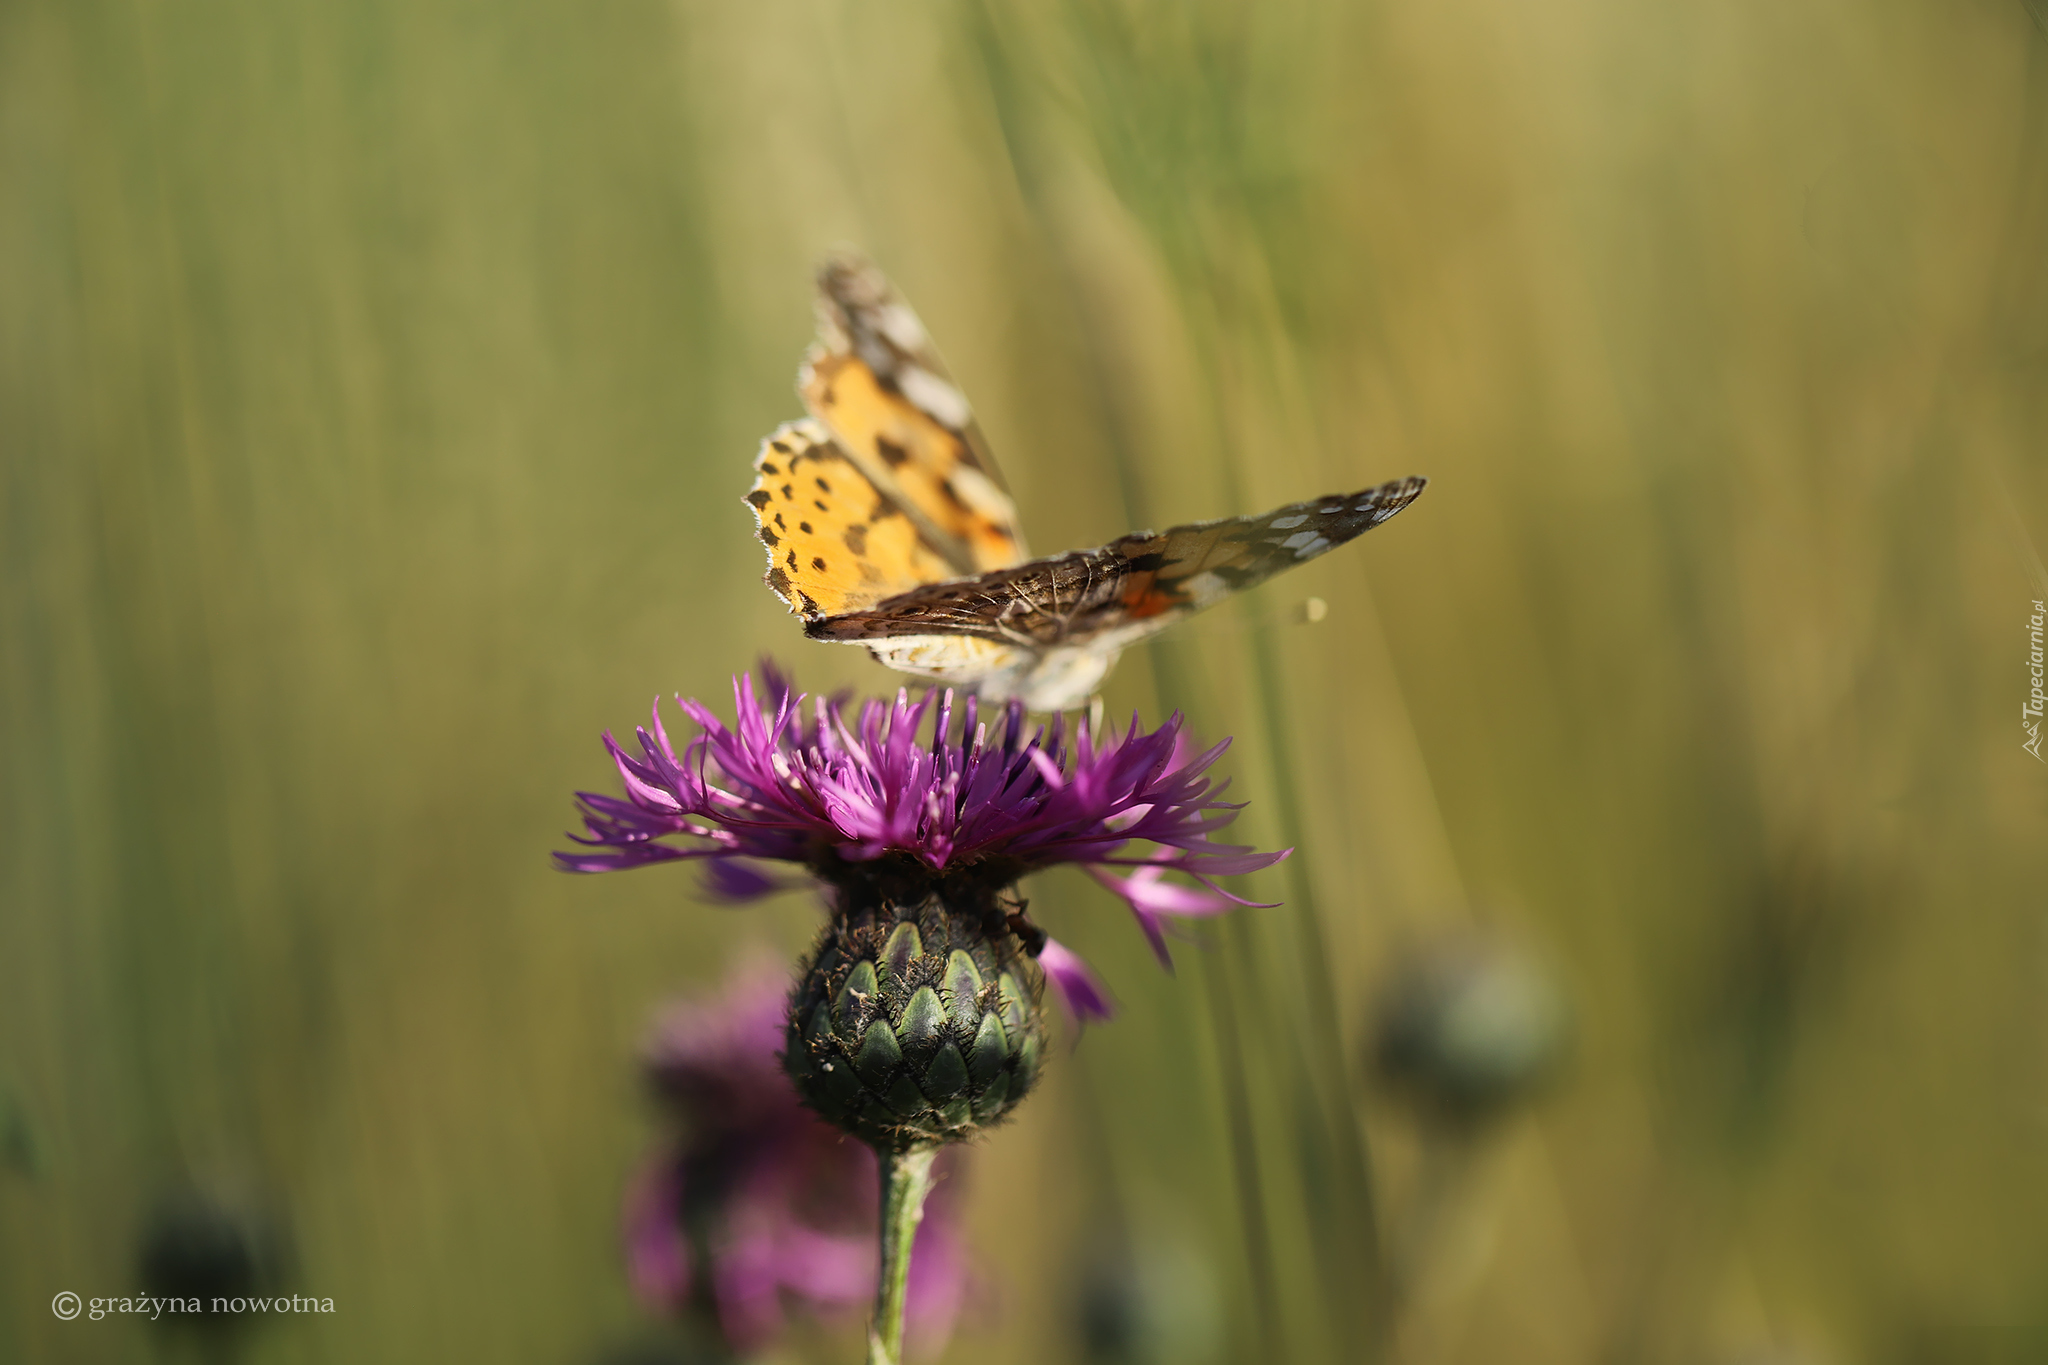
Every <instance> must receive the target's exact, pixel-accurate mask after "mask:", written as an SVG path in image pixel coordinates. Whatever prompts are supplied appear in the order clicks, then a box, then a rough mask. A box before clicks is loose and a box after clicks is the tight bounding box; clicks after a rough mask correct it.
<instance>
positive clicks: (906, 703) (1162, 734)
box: [555, 670, 1287, 1012]
mask: <svg viewBox="0 0 2048 1365" xmlns="http://www.w3.org/2000/svg"><path fill="white" fill-rule="evenodd" d="M763 681H764V684H765V686H764V687H762V688H760V689H756V687H755V685H754V681H753V679H752V677H751V676H747V675H742V676H741V677H740V678H738V679H736V680H735V681H734V685H733V694H734V703H735V710H736V712H737V717H736V724H735V725H734V726H733V727H731V728H728V727H727V726H726V725H725V723H724V722H723V721H721V720H720V719H719V718H718V717H717V716H716V715H715V714H714V713H713V712H712V711H711V710H710V708H708V707H706V706H704V705H703V704H701V703H699V702H697V701H694V700H691V701H685V700H682V699H681V698H678V699H677V700H678V703H679V704H680V705H681V707H682V709H683V711H684V713H685V714H686V715H688V716H689V717H690V719H691V720H693V721H695V722H696V724H697V726H698V728H699V731H700V733H699V734H698V735H697V736H696V737H695V738H693V739H691V740H690V741H689V742H688V743H687V744H686V745H685V746H684V747H683V749H682V750H681V752H680V753H679V752H678V751H677V749H676V748H675V746H674V745H673V744H672V743H671V742H670V740H669V737H668V732H667V729H666V728H665V727H664V725H663V724H662V720H661V714H660V707H659V705H658V704H657V706H656V708H655V714H654V720H653V729H652V731H651V732H650V731H649V730H647V729H640V730H637V731H636V732H635V736H636V738H637V739H638V741H639V748H640V756H639V757H637V758H636V757H634V756H633V755H632V754H629V753H628V752H627V751H626V750H625V748H624V747H623V746H621V745H620V744H619V743H618V741H617V740H615V739H613V738H612V736H611V735H610V734H607V735H606V736H605V746H606V747H607V748H608V749H609V750H610V751H611V754H612V758H613V761H614V762H615V763H616V764H617V765H618V769H619V776H620V778H621V780H622V781H623V782H624V784H625V789H626V795H625V797H624V799H621V798H619V797H615V796H606V795H602V794H600V793H596V792H580V793H578V799H579V801H580V802H581V803H582V806H583V820H584V824H585V826H586V828H587V830H588V833H587V835H572V836H571V837H572V838H575V839H576V841H577V842H578V843H581V844H584V845H586V846H587V848H588V849H589V850H590V851H588V852H576V853H558V854H556V855H555V856H556V860H557V862H558V863H559V864H560V865H561V866H562V867H564V868H566V869H568V870H570V871H574V872H607V871H612V870H614V869H618V868H627V867H638V866H642V865H644V864H647V863H655V862H667V861H671V860H676V859H698V860H707V861H709V862H710V863H711V864H712V867H713V869H715V870H714V871H713V872H712V875H711V876H710V877H709V878H708V879H707V881H708V884H709V886H710V888H711V889H712V890H713V891H714V893H716V894H720V895H722V896H723V897H725V898H729V899H737V898H744V897H745V896H747V895H749V894H758V893H762V892H766V891H769V890H773V889H775V888H776V886H777V885H778V883H776V882H775V881H774V880H773V879H772V878H770V877H766V876H764V875H762V874H761V873H760V872H758V871H757V870H754V869H752V868H750V867H748V866H747V860H762V859H765V860H772V861H779V862H790V863H800V864H802V865H804V866H805V867H807V868H809V869H810V870H811V871H812V872H813V873H814V874H816V875H817V876H818V877H819V878H820V879H822V880H823V881H825V882H826V883H827V884H829V885H834V886H839V885H843V884H845V883H847V882H848V881H859V880H864V879H866V878H869V877H871V876H874V875H876V874H878V873H880V872H882V871H883V870H884V869H885V868H892V867H901V866H902V865H904V864H910V865H915V866H921V867H923V868H925V869H928V870H929V872H930V873H932V874H948V873H953V874H958V873H971V874H972V875H976V876H978V877H982V878H985V879H987V880H988V881H990V882H991V883H992V884H995V885H1001V886H1008V885H1010V884H1012V883H1014V882H1015V881H1016V880H1017V878H1018V877H1020V876H1022V875H1023V874H1025V873H1027V872H1031V871H1035V870H1037V869H1039V868H1044V867H1050V866H1053V865H1054V864H1057V863H1078V864H1080V865H1082V866H1083V867H1084V868H1086V869H1087V870H1088V871H1089V872H1090V873H1091V874H1092V875H1094V876H1095V877H1096V879H1097V880H1099V881H1101V882H1102V883H1103V884H1104V885H1106V886H1108V887H1109V888H1110V889H1111V890H1113V891H1115V892H1116V893H1117V894H1118V895H1119V896H1121V897H1123V899H1124V900H1125V902H1126V903H1127V904H1129V906H1130V908H1131V911H1132V913H1133V914H1134V915H1135V916H1136V917H1137V920H1138V923H1139V925H1140V927H1141V928H1143V929H1144V931H1145V935H1146V937H1147V939H1148V940H1150V942H1151V943H1152V946H1153V950H1154V951H1155V952H1156V953H1157V954H1158V955H1159V957H1160V959H1161V961H1162V962H1164V961H1167V960H1168V955H1167V950H1166V937H1165V931H1164V926H1165V920H1166V917H1168V916H1174V915H1209V914H1215V913H1218V912H1220V911H1223V910H1228V909H1230V908H1231V907H1233V906H1236V905H1250V904H1253V902H1250V901H1246V900H1242V899H1240V898H1239V897H1237V896H1235V895H1232V894H1231V893H1230V892H1227V891H1225V890H1223V889H1222V888H1221V887H1219V886H1217V885H1216V884H1215V881H1214V878H1216V877H1219V876H1230V875H1234V874H1238V873H1245V872H1253V871H1257V870H1259V869H1261V868H1266V867H1270V866H1272V865H1273V864H1274V863H1276V862H1279V861H1280V860H1281V859H1282V858H1284V857H1286V856H1287V854H1286V852H1285V851H1282V852H1279V853H1258V852H1254V851H1253V850H1251V849H1250V848H1247V847H1244V846H1240V845H1233V844H1218V843H1215V842H1212V840H1211V838H1210V836H1211V835H1212V834H1214V833H1215V832H1216V831H1217V830H1219V829H1221V828H1223V827H1224V826H1225V825H1228V824H1229V823H1230V822H1231V821H1232V820H1233V819H1235V818H1236V815H1237V811H1238V810H1239V809H1240V807H1238V806H1236V805H1232V804H1229V803H1226V802H1224V801H1222V800H1221V799H1220V798H1221V796H1222V794H1223V785H1222V784H1219V783H1216V782H1214V781H1212V780H1211V779H1210V778H1209V776H1208V775H1207V774H1208V771H1209V769H1210V768H1211V766H1213V765H1214V763H1215V762H1216V759H1217V758H1218V757H1219V756H1220V755H1221V754H1222V753H1223V751H1224V750H1225V749H1226V748H1227V747H1229V741H1228V740H1225V741H1223V742H1222V743H1220V744H1217V745H1215V746H1214V747H1212V748H1209V749H1206V750H1197V749H1196V748H1195V747H1194V746H1193V745H1192V744H1190V743H1188V741H1187V738H1186V735H1185V731H1184V726H1183V723H1182V720H1181V717H1180V716H1179V715H1178V714H1176V715H1174V716H1173V717H1172V718H1171V719H1169V720H1168V721H1167V722H1166V723H1165V724H1164V725H1161V726H1159V727H1158V728H1157V729H1154V730H1146V729H1144V728H1143V727H1142V726H1141V725H1140V724H1139V723H1138V721H1137V718H1136V717H1133V718H1132V721H1131V725H1130V727H1129V728H1128V729H1126V730H1124V731H1122V732H1121V733H1119V732H1118V731H1117V730H1116V729H1115V728H1114V727H1106V728H1105V729H1104V730H1103V731H1102V732H1101V733H1099V734H1098V733H1094V732H1092V731H1091V730H1090V728H1089V726H1088V724H1087V723H1086V722H1085V721H1084V722H1082V723H1080V724H1078V725H1076V726H1074V727H1073V733H1072V742H1071V744H1070V743H1069V742H1068V729H1067V726H1066V723H1065V721H1064V718H1058V717H1056V718H1055V719H1054V720H1053V721H1052V722H1051V723H1050V725H1047V726H1039V727H1033V726H1030V725H1028V724H1027V722H1026V718H1025V712H1024V708H1023V705H1022V703H1020V702H1015V701H1013V702H1011V703H1009V704H1008V705H1007V706H1006V707H1004V708H1003V709H1002V710H1001V711H999V712H997V713H996V714H995V715H994V716H993V717H991V718H984V717H983V716H982V714H981V707H980V703H979V701H978V700H977V699H976V698H973V697H969V698H967V700H966V701H965V703H964V705H956V704H955V701H954V697H953V694H952V693H951V692H950V691H946V692H939V691H933V692H929V693H927V694H925V696H923V697H922V698H920V699H918V700H915V701H913V700H911V699H910V697H909V696H908V695H907V694H906V693H904V692H898V693H897V695H896V698H895V700H894V701H893V702H883V701H872V700H871V701H868V702H865V703H863V704H862V705H861V707H860V709H859V712H858V714H857V715H855V716H852V717H849V716H848V715H847V708H846V706H845V704H844V702H842V701H839V700H836V699H835V700H826V699H822V698H806V697H804V696H801V695H799V694H797V693H795V692H793V691H792V690H791V689H790V688H789V686H788V685H787V684H786V683H785V682H784V681H783V679H782V678H781V677H780V676H779V675H777V674H776V673H774V672H773V671H770V670H764V679H763ZM928 719H929V720H930V721H931V726H930V735H929V737H928V738H927V737H924V735H923V732H924V730H925V728H926V721H927V720H928ZM991 720H992V722H993V724H990V723H989V722H990V721H991ZM672 838H679V839H680V840H681V841H680V842H670V840H671V839H672ZM1137 844H1150V845H1151V848H1150V850H1149V851H1144V852H1136V851H1134V849H1133V846H1134V845H1137ZM1167 872H1182V873H1185V874H1187V875H1188V876H1189V877H1190V878H1192V880H1193V881H1194V883H1195V885H1182V884H1176V883H1173V882H1169V881H1167V880H1165V879H1164V874H1165V873H1167ZM1040 957H1041V959H1042V958H1043V954H1042V953H1041V954H1040ZM1042 965H1043V964H1042ZM1057 979H1058V978H1057V976H1055V980H1056V981H1057ZM1084 1012H1086V1011H1085V1009H1084Z"/></svg>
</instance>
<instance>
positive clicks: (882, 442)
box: [875, 436, 910, 469]
mask: <svg viewBox="0 0 2048 1365" xmlns="http://www.w3.org/2000/svg"><path fill="white" fill-rule="evenodd" d="M875 449H876V450H878V451H880V452H881V455H882V458H883V459H884V460H886V461H888V464H889V467H890V468H891V469H894V468H896V467H897V466H899V465H901V464H903V463H904V461H906V460H908V459H909V458H910V452H909V451H907V450H905V449H904V448H903V447H902V446H899V445H897V444H896V443H895V442H894V441H892V440H890V439H889V438H888V437H886V436H877V437H876V438H875Z"/></svg>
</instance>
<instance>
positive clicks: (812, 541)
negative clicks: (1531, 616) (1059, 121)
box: [746, 255, 1427, 711]
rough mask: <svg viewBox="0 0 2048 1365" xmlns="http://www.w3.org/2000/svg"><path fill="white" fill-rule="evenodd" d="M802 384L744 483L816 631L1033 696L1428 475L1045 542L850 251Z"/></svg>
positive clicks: (947, 675) (771, 576) (1043, 695)
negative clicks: (1252, 511)
mask: <svg viewBox="0 0 2048 1365" xmlns="http://www.w3.org/2000/svg"><path fill="white" fill-rule="evenodd" d="M797 390H798V392H799V393H800V394H802V396H803V400H804V406H805V407H807V408H808V409H810V413H811V415H810V417H809V418H807V419H805V420H803V421H800V422H790V423H787V424H785V425H784V426H782V427H781V428H780V429H778V430H777V431H776V432H775V434H774V435H772V436H770V437H769V438H768V439H767V440H766V441H764V442H762V444H761V453H760V454H759V455H758V456H757V457H756V458H755V460H754V471H755V477H754V486H753V488H752V489H751V490H750V491H749V492H748V493H747V498H746V500H747V503H748V505H749V506H751V507H752V508H753V510H754V518H755V522H756V524H757V527H758V534H759V535H760V538H761V543H762V544H763V545H765V546H767V547H768V575H767V582H768V586H769V587H770V588H772V589H774V590H775V595H776V596H778V597H780V598H781V599H782V600H783V601H784V602H785V603H786V604H788V606H789V609H790V610H791V611H792V612H794V613H795V614H797V615H799V616H801V617H803V619H804V633H805V634H806V635H808V636H810V638H812V639H813V640H835V641H839V642H842V643H846V644H860V645H866V646H867V647H868V649H869V650H870V651H871V652H872V653H873V654H874V656H875V658H876V659H878V660H880V661H881V662H882V663H884V664H887V665H888V666H889V667H891V668H894V669H898V670H900V671H902V672H905V673H914V674H917V675H918V676H920V677H926V678H937V679H940V680H943V681H945V682H949V683H953V684H955V685H958V686H963V687H971V688H974V689H976V690H978V691H979V692H980V693H981V695H982V696H984V697H987V698H989V699H991V700H1001V699H1004V698H1008V697H1012V696H1016V697H1022V698H1023V699H1024V702H1025V704H1026V705H1027V706H1029V707H1030V708H1031V709H1032V710H1034V711H1055V710H1063V709H1066V708H1069V707H1073V706H1078V705H1080V704H1082V703H1083V702H1084V701H1085V700H1086V699H1087V698H1088V696H1089V694H1090V693H1092V692H1093V691H1094V690H1095V688H1096V685H1097V684H1098V683H1100V682H1101V680H1102V678H1103V675H1104V674H1106V673H1108V672H1109V669H1110V666H1111V665H1112V664H1114V663H1115V662H1116V659H1117V655H1118V654H1119V653H1120V652H1121V651H1122V650H1123V649H1124V648H1125V647H1126V646H1127V645H1130V644H1132V643H1133V642H1135V641H1137V640H1140V639H1142V638H1144V637H1145V636H1147V635H1150V634H1152V633H1153V632H1154V631H1156V630H1160V629H1163V628H1164V627H1166V626H1169V625H1171V624H1173V623H1174V622H1175V621H1178V620H1180V619H1181V618H1182V617H1184V616H1189V615H1192V614H1193V613H1195V612H1198V611H1200V610H1202V608H1204V607H1208V606H1213V605H1214V604H1215V603H1217V602H1220V601H1222V600H1223V599H1224V598H1225V597H1228V596H1229V595H1230V594H1231V593H1234V592H1241V591H1243V590H1244V589H1246V588H1249V587H1251V586H1253V585H1254V584H1257V583H1261V582H1264V581H1265V580H1266V579H1268V578H1270V577H1272V576H1273V575H1274V574H1276V573H1279V572H1280V571H1281V570H1283V569H1289V568H1292V567H1294V566H1295V565H1296V564H1300V563H1303V562H1305V561H1307V560H1310V559H1314V558H1315V557H1316V556H1317V555H1319V554H1322V553H1323V552H1324V551H1326V550H1330V549H1334V548H1335V547H1336V546H1339V545H1342V544H1343V543H1344V542H1345V541H1347V540H1351V539H1353V538H1355V537H1357V536H1360V535H1363V534H1364V533H1365V532H1367V531H1369V530H1371V529H1372V528H1373V527H1375V526H1377V525H1379V524H1380V523H1381V522H1383V521H1385V520H1386V519H1387V518H1389V517H1391V516H1393V515H1394V514H1395V513H1396V512H1398V511H1400V510H1401V509H1402V508H1403V507H1406V506H1407V505H1408V504H1409V503H1411V502H1413V501H1414V500H1415V498H1416V496H1417V495H1418V494H1419V493H1421V492H1422V489H1423V486H1424V484H1425V483H1426V482H1427V480H1424V479H1420V478H1408V479H1400V480H1396V481H1395V482H1393V483H1385V484H1381V485H1380V486H1379V487H1377V488H1368V489H1366V490H1365V491H1363V492H1360V493H1350V494H1344V495H1331V496H1327V497H1321V498H1314V499H1311V500H1310V501H1308V502H1296V503H1289V504H1288V505H1287V506H1285V507H1280V508H1276V509H1274V510H1273V511H1271V512H1268V513H1266V514H1265V515H1264V516H1257V517H1229V518H1225V519H1224V520H1222V521H1203V522H1195V523H1193V524H1191V525H1188V526H1176V527H1173V528H1172V529H1171V530H1168V531H1164V532H1161V533H1158V534H1154V533H1152V532H1149V531H1145V532H1139V533H1136V534H1133V535H1128V536H1124V537H1122V538H1121V539H1118V540H1113V541H1111V542H1110V543H1109V544H1107V545H1105V546H1103V547H1102V548H1101V549H1098V550H1072V551H1069V552H1068V553H1066V554H1063V555H1058V556H1055V557H1054V558H1051V559H1031V558H1029V557H1028V555H1029V552H1028V551H1027V550H1026V549H1025V548H1024V539H1023V535H1022V533H1021V532H1020V531H1019V530H1018V528H1017V507H1016V504H1015V503H1014V502H1012V501H1011V500H1010V495H1009V493H1008V492H1007V491H1006V490H1005V489H1004V487H1003V483H1002V477H1001V475H1000V474H998V473H997V471H996V467H995V462H994V461H993V460H992V459H991V458H990V456H989V453H988V447H987V444H986V443H985V442H984V441H983V439H982V435H981V429H980V428H979V427H978V426H976V425H975V421H974V414H973V413H972V412H971V411H970V410H969V408H968V406H967V400H966V399H965V398H963V397H962V396H961V394H960V390H959V389H957V388H955V387H954V385H953V382H952V380H951V379H950V378H949V377H948V375H947V373H946V370H945V367H944V366H943V365H941V364H940V363H939V359H938V356H937V355H936V354H935V353H934V352H933V350H932V346H931V342H930V340H929V338H927V337H926V335H925V330H924V327H923V325H922V324H921V323H919V322H918V320H917V315H916V314H915V313H913V312H911V311H910V309H909V307H908V306H907V305H905V304H904V302H903V301H902V300H901V299H900V298H899V297H898V296H897V294H896V291H895V290H894V289H893V288H892V287H891V286H890V284H889V282H888V280H886V279H885V278H883V276H882V273H881V272H880V271H879V270H877V269H875V267H874V266H873V265H871V264H869V263H868V262H867V261H865V260H863V259H860V258H859V257H855V256H852V255H840V256H835V257H833V258H832V259H830V260H828V261H826V262H825V264H824V265H823V266H822V267H821V268H820V269H819V272H818V342H817V344H816V345H815V346H813V347H812V348H811V349H810V351H809V352H808V353H807V354H806V355H805V357H804V362H803V367H802V369H801V370H800V371H799V372H798V378H797Z"/></svg>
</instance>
